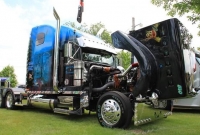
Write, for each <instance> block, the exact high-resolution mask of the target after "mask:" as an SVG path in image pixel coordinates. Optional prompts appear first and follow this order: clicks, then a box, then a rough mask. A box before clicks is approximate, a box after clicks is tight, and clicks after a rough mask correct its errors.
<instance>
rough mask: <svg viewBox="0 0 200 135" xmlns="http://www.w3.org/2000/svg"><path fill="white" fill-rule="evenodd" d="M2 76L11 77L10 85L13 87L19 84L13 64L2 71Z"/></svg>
mask: <svg viewBox="0 0 200 135" xmlns="http://www.w3.org/2000/svg"><path fill="white" fill-rule="evenodd" d="M0 77H10V85H11V87H15V86H16V85H17V79H16V75H15V71H14V67H13V66H10V65H8V66H6V67H5V68H4V69H3V70H2V71H1V72H0Z"/></svg>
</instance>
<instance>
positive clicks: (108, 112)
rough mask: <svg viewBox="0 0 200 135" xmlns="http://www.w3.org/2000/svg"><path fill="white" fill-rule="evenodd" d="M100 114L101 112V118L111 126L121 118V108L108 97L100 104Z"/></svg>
mask: <svg viewBox="0 0 200 135" xmlns="http://www.w3.org/2000/svg"><path fill="white" fill-rule="evenodd" d="M101 114H102V119H103V120H104V121H105V122H106V123H107V124H108V125H110V126H113V125H115V124H116V123H117V122H118V121H119V120H120V118H121V108H120V106H119V104H118V103H117V102H116V101H115V100H113V99H108V100H106V101H105V102H103V104H102V107H101Z"/></svg>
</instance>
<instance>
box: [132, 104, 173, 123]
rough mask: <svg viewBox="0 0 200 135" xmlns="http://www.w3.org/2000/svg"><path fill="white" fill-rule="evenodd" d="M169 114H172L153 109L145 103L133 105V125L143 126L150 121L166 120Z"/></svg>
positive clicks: (168, 111)
mask: <svg viewBox="0 0 200 135" xmlns="http://www.w3.org/2000/svg"><path fill="white" fill-rule="evenodd" d="M171 114H172V112H171V111H170V110H164V109H158V108H156V109H155V108H153V106H151V105H147V104H146V103H135V109H134V125H135V126H139V125H143V124H146V123H149V122H151V121H155V120H158V119H162V118H166V117H167V116H169V115H171Z"/></svg>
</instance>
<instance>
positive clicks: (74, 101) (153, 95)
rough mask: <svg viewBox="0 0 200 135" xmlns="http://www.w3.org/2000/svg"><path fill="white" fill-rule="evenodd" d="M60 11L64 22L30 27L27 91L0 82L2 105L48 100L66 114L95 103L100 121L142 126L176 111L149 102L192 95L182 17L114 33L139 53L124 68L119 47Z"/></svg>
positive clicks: (125, 46) (124, 45)
mask: <svg viewBox="0 0 200 135" xmlns="http://www.w3.org/2000/svg"><path fill="white" fill-rule="evenodd" d="M54 15H55V17H56V18H57V20H58V23H57V24H58V25H57V28H54V27H52V26H50V25H39V26H36V27H34V28H32V30H31V34H30V42H29V45H28V55H27V74H26V94H27V99H25V102H24V99H23V94H24V93H15V92H14V91H13V89H12V88H4V89H1V90H0V107H1V108H4V107H5V108H7V109H15V108H16V107H18V106H24V107H34V108H45V109H50V110H52V111H53V112H54V113H60V114H66V115H82V114H83V113H84V111H85V110H88V111H89V112H90V111H93V112H96V115H97V119H98V121H99V123H100V125H101V126H104V127H111V128H113V127H118V128H127V127H129V125H130V124H131V122H132V121H133V123H134V125H136V126H137V125H141V124H145V123H148V122H151V121H154V120H157V119H160V118H166V117H167V116H168V115H171V111H172V108H171V107H167V108H166V110H165V109H159V108H151V107H150V106H148V105H146V104H145V103H147V102H154V103H158V102H159V101H160V100H164V99H165V100H166V99H177V98H185V97H189V96H191V95H192V91H191V89H190V87H191V84H192V77H193V74H192V72H191V71H190V69H189V68H187V66H188V65H186V63H188V62H189V63H190V59H188V58H187V56H185V55H184V52H183V50H187V49H190V46H189V44H187V40H186V39H187V37H186V36H187V34H186V33H185V32H186V31H185V27H183V26H182V24H181V23H180V22H179V21H178V20H177V19H169V20H165V21H162V22H159V23H156V24H152V25H150V26H148V27H145V28H142V29H139V30H137V31H130V33H129V34H125V33H123V32H121V31H116V32H114V33H112V35H111V37H112V41H113V46H114V47H115V48H119V49H124V50H127V51H130V52H131V53H132V54H133V55H134V56H135V57H136V58H137V61H138V62H135V63H130V66H129V67H128V68H127V69H125V71H124V72H121V70H119V68H118V67H117V66H118V59H117V56H116V54H117V53H116V50H115V48H114V47H112V46H110V45H108V44H106V43H105V42H104V41H103V40H101V39H99V38H98V37H95V36H92V35H89V34H87V33H84V32H81V31H78V30H75V29H74V28H70V27H68V26H64V25H63V26H60V25H59V16H58V14H57V13H56V11H55V10H54ZM184 36H185V37H184ZM186 60H187V62H186ZM186 69H188V70H186ZM160 104H161V103H160ZM162 105H163V106H165V104H162Z"/></svg>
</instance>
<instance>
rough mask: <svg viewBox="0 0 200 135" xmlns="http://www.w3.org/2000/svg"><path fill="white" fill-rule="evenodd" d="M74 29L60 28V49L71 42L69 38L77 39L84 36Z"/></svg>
mask: <svg viewBox="0 0 200 135" xmlns="http://www.w3.org/2000/svg"><path fill="white" fill-rule="evenodd" d="M75 31H76V32H75V33H74V29H73V28H70V27H67V26H61V28H60V49H63V47H64V44H65V43H66V42H67V41H68V40H69V38H73V37H74V38H76V37H80V36H82V34H81V32H79V31H77V30H75Z"/></svg>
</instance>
